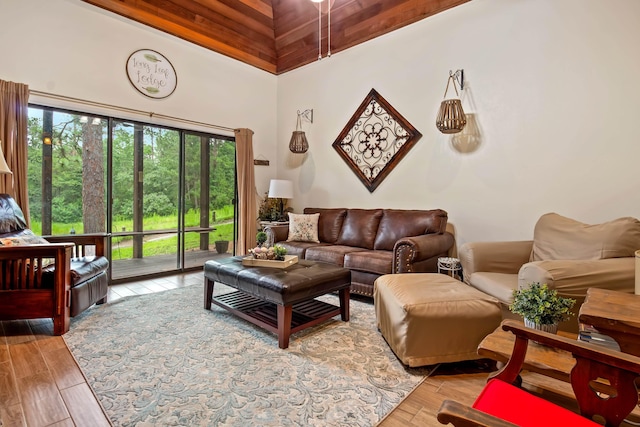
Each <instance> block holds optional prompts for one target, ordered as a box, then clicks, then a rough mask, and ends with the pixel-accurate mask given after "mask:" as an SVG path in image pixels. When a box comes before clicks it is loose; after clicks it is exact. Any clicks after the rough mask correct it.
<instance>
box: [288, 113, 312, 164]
mask: <svg viewBox="0 0 640 427" xmlns="http://www.w3.org/2000/svg"><path fill="white" fill-rule="evenodd" d="M301 129H302V121H301V119H300V111H298V120H297V121H296V130H294V131H293V134H291V140H290V141H289V151H291V152H292V153H296V154H304V153H306V152H307V150H308V149H309V142H308V141H307V135H305V133H304V132H303V131H302V130H301Z"/></svg>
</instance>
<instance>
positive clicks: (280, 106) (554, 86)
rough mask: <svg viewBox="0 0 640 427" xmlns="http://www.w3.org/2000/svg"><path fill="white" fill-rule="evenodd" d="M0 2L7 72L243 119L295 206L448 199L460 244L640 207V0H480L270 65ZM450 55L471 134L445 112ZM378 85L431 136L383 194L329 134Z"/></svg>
mask: <svg viewBox="0 0 640 427" xmlns="http://www.w3.org/2000/svg"><path fill="white" fill-rule="evenodd" d="M301 1H306V0H301ZM0 16H2V18H4V19H2V25H0V40H1V43H0V79H4V80H10V81H16V82H21V83H27V84H28V85H29V86H30V88H31V89H35V90H39V91H44V92H51V93H56V94H62V95H66V96H71V97H77V98H81V99H87V100H91V101H96V102H101V103H106V104H112V105H118V106H123V107H129V108H134V109H139V110H143V111H150V112H155V113H162V114H166V115H170V116H175V117H181V118H188V119H191V120H196V121H201V122H207V123H213V124H218V125H222V126H227V127H230V128H235V127H248V128H251V129H253V130H254V131H255V135H254V151H255V155H256V157H257V158H263V159H268V160H269V161H270V162H271V166H268V167H264V166H259V167H256V179H257V187H258V191H259V193H263V192H264V191H266V189H267V188H268V181H269V179H270V178H276V177H277V178H290V179H293V180H295V182H296V187H295V199H294V200H292V201H291V204H292V205H293V206H294V208H296V210H300V209H302V208H304V207H305V206H322V207H337V206H348V207H362V208H374V207H389V208H406V209H410V208H416V209H431V208H442V209H445V210H447V211H448V212H449V217H450V221H451V222H452V223H453V224H454V225H455V226H456V229H457V239H458V242H459V243H464V242H466V241H474V240H497V239H528V238H530V237H531V234H532V230H533V225H534V224H535V221H536V220H537V218H538V217H539V216H540V215H541V214H542V213H545V212H549V211H555V212H558V213H560V214H563V215H567V216H570V217H574V218H576V219H579V220H582V221H585V222H590V223H596V222H600V221H605V220H608V219H613V218H616V217H619V216H627V215H629V216H635V217H640V198H639V197H638V196H637V192H638V184H637V183H636V182H637V180H636V178H635V170H636V168H635V167H634V166H635V164H636V163H637V160H636V159H638V158H640V143H639V142H638V137H637V136H636V133H635V120H637V116H638V112H639V110H640V107H638V105H639V103H638V100H639V99H640V84H639V83H638V76H639V75H640V55H638V48H637V46H638V45H639V44H640V2H639V1H637V0H473V1H471V2H468V3H465V4H463V5H461V6H458V7H455V8H453V9H450V10H448V11H446V12H443V13H441V14H438V15H436V16H433V17H430V18H427V19H425V20H422V21H420V22H418V23H416V24H413V25H410V26H408V27H405V28H403V29H400V30H398V31H396V32H394V33H391V34H388V35H385V36H383V37H379V38H377V39H374V40H372V41H370V42H368V43H365V44H363V45H360V46H357V47H354V48H351V49H349V50H347V51H345V52H340V53H337V54H334V55H333V56H332V57H331V58H330V59H323V60H322V61H320V62H317V63H313V64H310V65H307V66H305V67H303V68H300V69H297V70H294V71H291V72H289V73H286V74H284V75H281V76H278V77H276V76H273V75H271V74H269V73H266V72H263V71H260V70H258V69H256V68H254V67H251V66H248V65H245V64H242V63H240V62H238V61H235V60H232V59H229V58H226V57H223V56H221V55H218V54H216V53H213V52H210V51H208V50H205V49H202V48H200V47H198V46H195V45H193V44H190V43H187V42H184V41H182V40H180V39H177V38H175V37H172V36H169V35H166V34H164V33H161V32H159V31H156V30H154V29H151V28H148V27H145V26H143V25H140V24H137V23H135V22H133V21H130V20H127V19H124V18H121V17H119V16H117V15H115V14H111V13H109V12H106V11H102V10H100V9H99V8H96V7H94V6H91V5H88V4H86V3H84V2H81V1H80V0H56V1H51V0H0ZM140 48H148V49H154V50H157V51H159V52H160V53H162V54H164V55H165V56H167V57H168V58H169V59H170V60H171V62H172V64H173V66H174V67H175V68H176V71H177V74H178V87H177V89H176V91H175V93H174V94H173V95H171V96H170V97H168V98H166V99H163V100H154V99H150V98H147V97H145V96H143V95H141V94H139V93H138V92H137V91H135V90H134V89H133V88H132V87H131V85H130V83H129V81H128V79H127V77H126V74H125V72H124V66H125V61H126V59H127V57H128V56H129V54H130V53H131V52H133V51H135V50H137V49H140ZM458 68H464V70H465V77H466V85H467V89H465V91H464V93H463V106H464V107H465V110H466V111H467V112H468V113H471V114H472V115H473V117H475V118H476V119H477V123H478V127H479V129H480V137H479V138H476V139H475V141H476V142H477V141H478V140H479V144H478V146H477V147H475V149H474V147H473V142H474V140H473V139H471V138H470V137H469V136H467V137H466V140H464V139H460V140H459V141H458V142H457V145H456V144H454V140H453V139H452V137H451V136H446V135H443V134H440V133H439V132H438V131H437V129H436V128H435V116H436V112H437V109H438V107H439V104H440V101H441V100H442V95H443V92H444V88H445V84H446V80H447V76H448V72H449V70H451V69H453V70H455V69H458ZM371 88H375V89H376V90H377V91H378V92H379V93H380V94H381V95H382V96H383V97H384V98H386V99H387V101H389V102H390V103H391V105H393V106H394V107H395V108H396V109H397V110H398V111H399V112H400V113H401V114H402V115H404V116H405V117H406V118H407V119H408V120H409V121H410V122H411V123H412V124H413V125H414V126H415V127H416V128H417V129H418V130H419V131H420V132H421V133H422V134H423V137H422V139H421V140H420V141H418V143H417V145H416V146H415V147H414V148H413V149H412V150H411V151H410V152H409V154H408V155H407V156H406V157H405V158H404V159H402V161H401V162H400V163H399V164H398V166H397V167H396V168H395V169H394V170H393V171H392V172H391V173H390V174H389V176H388V177H387V178H386V179H385V181H384V182H383V183H382V184H381V185H380V186H379V187H378V188H377V189H376V191H375V192H373V193H369V191H368V190H367V189H366V188H365V187H364V185H362V183H361V182H360V181H359V180H358V179H357V177H356V176H355V175H354V174H353V173H352V172H351V170H350V169H349V168H348V167H347V166H346V164H345V163H344V162H343V161H342V159H341V158H340V157H339V156H338V154H337V153H336V152H335V150H333V148H332V147H331V144H332V143H333V141H334V140H335V139H336V137H337V136H338V134H339V133H340V131H341V130H342V128H343V127H344V126H345V125H346V123H347V121H348V119H349V118H350V117H351V115H352V114H353V112H354V111H355V109H356V108H357V107H358V105H360V102H361V101H362V100H363V99H364V97H365V96H366V94H367V93H368V92H369V90H370V89H371ZM32 101H34V102H40V101H41V102H43V103H47V104H49V105H57V104H56V103H53V102H52V101H50V100H39V99H38V98H34V99H32ZM306 108H313V109H314V123H313V124H312V125H309V124H308V123H305V124H304V130H305V131H307V135H308V138H309V142H310V145H311V148H310V150H309V152H308V154H307V155H305V156H296V155H293V154H291V153H289V151H288V142H289V138H290V136H291V131H292V130H293V129H294V128H295V120H296V110H303V109H306ZM96 112H98V111H96ZM121 116H122V115H121ZM132 118H138V119H139V117H132ZM152 121H153V120H152ZM178 127H183V126H178ZM276 150H277V152H276Z"/></svg>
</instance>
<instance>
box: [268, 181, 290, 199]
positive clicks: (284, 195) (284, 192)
mask: <svg viewBox="0 0 640 427" xmlns="http://www.w3.org/2000/svg"><path fill="white" fill-rule="evenodd" d="M269 197H271V198H273V199H293V182H291V181H287V180H285V179H272V180H271V182H270V183H269Z"/></svg>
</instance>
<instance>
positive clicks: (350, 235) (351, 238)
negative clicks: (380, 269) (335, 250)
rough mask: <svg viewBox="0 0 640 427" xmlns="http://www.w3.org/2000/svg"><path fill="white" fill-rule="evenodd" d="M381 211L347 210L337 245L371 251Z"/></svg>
mask: <svg viewBox="0 0 640 427" xmlns="http://www.w3.org/2000/svg"><path fill="white" fill-rule="evenodd" d="M381 218H382V209H349V211H348V212H347V217H346V218H345V219H344V224H343V225H342V231H341V232H340V237H338V241H337V244H338V245H345V246H354V247H359V248H365V249H373V243H374V241H375V239H376V233H377V232H378V225H380V219H381Z"/></svg>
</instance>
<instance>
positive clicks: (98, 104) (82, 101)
mask: <svg viewBox="0 0 640 427" xmlns="http://www.w3.org/2000/svg"><path fill="white" fill-rule="evenodd" d="M29 93H30V94H31V95H36V96H42V97H44V98H50V99H57V100H60V101H71V102H75V103H78V104H84V105H89V106H93V107H101V108H108V109H111V110H117V111H122V112H125V113H133V114H140V115H143V116H148V117H149V118H153V117H156V118H159V119H165V120H171V121H177V122H180V123H186V124H191V125H196V126H204V127H208V128H212V129H218V130H226V131H230V132H234V131H235V128H230V127H226V126H219V125H212V124H210V123H204V122H197V121H195V120H189V119H182V118H180V117H172V116H167V115H165V114H156V113H154V112H151V111H149V112H147V111H142V110H136V109H134V108H127V107H119V106H117V105H110V104H104V103H102V102H95V101H88V100H86V99H80V98H74V97H71V96H65V95H58V94H55V93H48V92H41V91H39V90H33V89H30V90H29Z"/></svg>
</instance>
